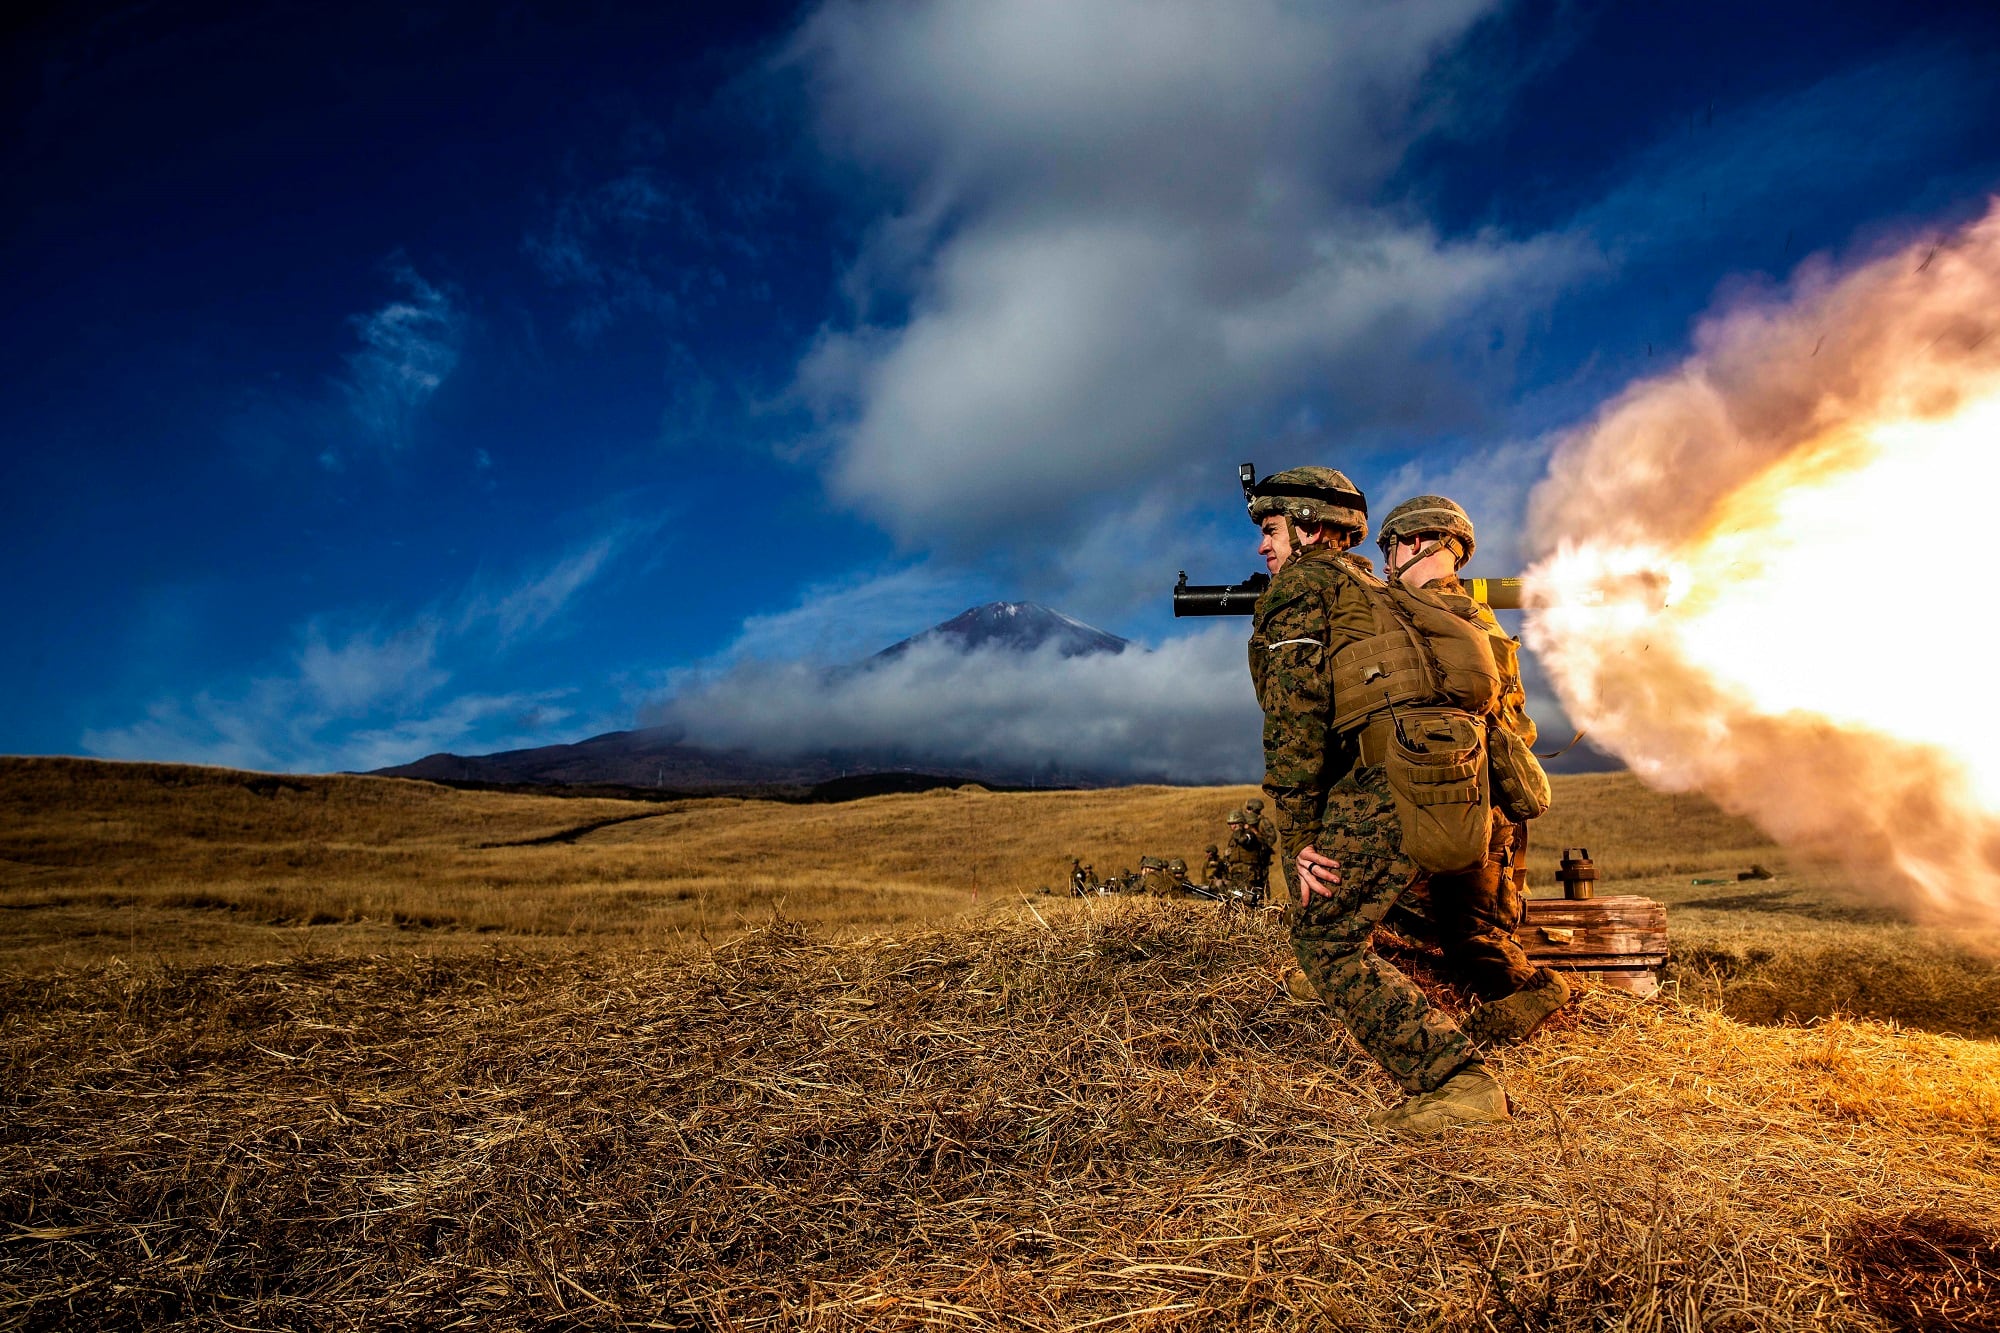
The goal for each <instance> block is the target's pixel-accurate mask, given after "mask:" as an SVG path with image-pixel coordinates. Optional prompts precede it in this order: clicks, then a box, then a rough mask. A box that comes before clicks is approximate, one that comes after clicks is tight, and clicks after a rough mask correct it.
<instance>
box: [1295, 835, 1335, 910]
mask: <svg viewBox="0 0 2000 1333" xmlns="http://www.w3.org/2000/svg"><path fill="white" fill-rule="evenodd" d="M1298 872H1299V906H1301V907H1305V906H1307V905H1309V904H1310V903H1311V902H1312V900H1313V899H1314V898H1316V897H1317V898H1330V897H1332V896H1333V890H1334V887H1335V886H1336V885H1338V884H1339V883H1340V862H1338V861H1336V860H1334V859H1333V858H1332V857H1330V856H1328V855H1327V854H1326V853H1324V852H1322V851H1320V850H1319V849H1318V848H1317V847H1306V848H1304V849H1302V850H1301V851H1300V852H1299V859H1298Z"/></svg>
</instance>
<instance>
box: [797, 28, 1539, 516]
mask: <svg viewBox="0 0 2000 1333" xmlns="http://www.w3.org/2000/svg"><path fill="white" fill-rule="evenodd" d="M1486 8H1487V6H1486V5H1484V4H1482V3H1476V2H1475V0H1438V2H1436V3H1412V4H1403V5H1397V6H1381V5H1374V4H1362V3H1351V4H1339V3H1333V4H1323V5H1314V6H1301V5H1292V4H1282V3H1278V2H1277V0H1255V2H1251V3H1244V4H1239V5H1232V6H1229V7H1226V8H1223V7H1217V6H1213V5H1208V4H1203V3H1196V2H1195V0H1160V2H1156V3H1155V2H1149V3H1143V4H1142V3H1139V0H1111V2H1110V3H1103V4H1092V5H1074V4H1064V3H1056V2H1055V0H992V2H991V3H985V4H979V5H952V4H945V3H942V2H941V0H937V2H933V3H913V4H896V5H889V4H862V3H854V2H852V0H834V2H833V3H828V4H825V5H823V6H822V7H821V8H820V9H819V10H818V11H817V12H816V13H815V14H814V15H813V16H812V17H811V18H810V19H809V20H808V22H807V23H806V24H805V25H804V27H803V28H802V30H801V32H800V34H799V36H798V38H797V40H796V42H795V43H794V46H793V48H792V51H791V53H790V60H791V61H792V62H794V64H795V65H796V67H798V68H800V69H801V70H803V71H804V74H805V76H806V78H807V80H808V82H809V86H810V88H811V90H812V93H813V96H814V98H815V105H816V106H817V108H818V110H819V113H820V129H821V134H822V140H823V142H824V144H825V145H826V146H827V148H828V150H829V151H830V152H832V153H833V154H835V155H836V156H839V157H842V158H845V159H848V160H851V161H854V162H857V163H860V164H862V165H863V166H865V167H866V168H868V169H870V170H873V171H876V172H878V173H880V174H882V175H884V176H886V177H887V178H889V179H890V180H892V181H894V182H895V183H896V184H897V185H899V186H900V187H901V189H902V190H903V204H902V207H901V209H900V210H899V211H898V212H897V213H896V214H895V215H893V216H889V217H885V218H883V219H881V220H880V222H879V224H878V226H877V228H876V232H875V235H874V237H873V239H872V241H871V243H870V244H869V245H868V246H867V247H865V248H864V250H863V253H862V255H861V256H860V258H859V259H858V260H857V262H856V264H855V266H854V269H853V271H852V272H851V273H850V275H849V289H850V292H851V293H852V295H853V296H854V298H855V300H856V311H857V313H856V317H855V319H854V320H853V321H851V322H849V323H847V324H844V325H840V326H834V327H829V328H827V329H826V330H824V331H823V332H822V335H821V337H820V339H819V340H818V342H817V344H816V345H815V347H814V348H813V349H812V351H811V352H810V354H809V355H808V356H807V357H806V358H805V359H804V360H803V362H802V364H801V366H800V367H799V372H798V378H797V389H798V392H799V393H800V395H801V397H802V399H803V400H804V401H805V402H807V403H808V404H809V405H810V406H812V408H813V409H814V410H815V411H816V412H817V414H818V415H819V416H820V418H821V419H822V421H823V422H824V424H825V426H826V432H827V438H828V440H829V442H830V445H831V449H832V457H831V459H830V461H829V465H828V471H829V480H830V484H831V485H832V487H833V489H834V491H835V493H836V494H837V495H839V496H840V497H842V498H843V499H845V500H847V501H848V502H851V503H853V504H855V505H856V506H858V507H860V508H861V509H863V510H865V511H867V512H869V513H871V514H873V515H875V516H876V517H878V518H879V519H880V520H881V521H882V522H883V523H884V524H885V525H886V526H888V527H889V528H890V529H891V530H893V531H895V532H896V533H898V534H899V535H900V536H902V537H904V538H905V539H908V540H913V541H925V542H930V543H934V544H940V545H952V544H954V543H956V542H960V541H965V540H974V539H978V538H981V537H984V536H986V535H989V534H990V533H992V532H993V531H994V530H996V529H1000V528H1005V527H1008V526H1011V525H1020V524H1023V523H1027V524H1031V525H1037V526H1054V525H1055V523H1057V522H1059V521H1061V520H1063V519H1066V518H1070V517H1073V516H1074V513H1075V511H1076V510H1077V508H1078V507H1079V506H1080V505H1081V504H1083V503H1085V500H1086V497H1087V499H1088V503H1091V504H1093V505H1096V504H1102V503H1104V502H1105V499H1104V498H1105V497H1106V496H1125V497H1131V496H1134V495H1136V494H1138V493H1140V492H1143V491H1145V490H1148V489H1152V488H1157V487H1161V486H1166V487H1174V486H1181V487H1191V485H1192V483H1191V482H1190V480H1189V478H1190V476H1191V474H1192V472H1193V471H1194V469H1195V468H1196V467H1197V466H1198V465H1199V464H1201V463H1204V462H1212V461H1213V460H1214V458H1215V457H1216V455H1217V452H1218V446H1219V445H1221V446H1222V447H1228V446H1227V444H1226V442H1227V441H1229V440H1231V439H1238V440H1246V439H1252V440H1254V439H1256V438H1259V437H1260V436H1264V435H1267V434H1268V433H1270V432H1271V431H1273V430H1274V429H1276V428H1277V427H1278V425H1279V424H1280V423H1281V422H1283V421H1285V420H1287V419H1289V418H1291V417H1294V416H1296V414H1297V413H1298V412H1299V411H1300V409H1301V408H1307V409H1310V410H1311V411H1312V412H1313V413H1315V414H1317V415H1318V416H1319V417H1320V418H1321V419H1322V420H1323V421H1324V422H1325V423H1326V424H1328V425H1329V426H1334V425H1338V426H1350V427H1351V426H1355V425H1361V424H1382V423H1397V424H1403V425H1411V426H1419V427H1421V426H1425V425H1434V424H1436V423H1437V422H1438V421H1440V420H1444V419H1447V418H1449V417H1450V416H1451V415H1452V414H1453V413H1454V412H1462V411H1463V409H1464V405H1465V402H1466V399H1467V394H1466V390H1465V388H1464V386H1463V379H1464V377H1465V374H1466V364H1465V358H1463V357H1461V358H1459V360H1458V361H1457V362H1455V363H1454V364H1453V365H1452V366H1451V367H1450V368H1449V369H1448V370H1447V369H1446V368H1445V367H1444V366H1443V364H1442V358H1443V353H1444V352H1447V351H1450V350H1453V348H1454V347H1455V345H1456V343H1457V342H1458V341H1459V340H1460V339H1461V337H1462V335H1463V336H1464V337H1466V338H1470V339H1472V340H1473V341H1476V342H1478V343H1480V344H1481V345H1483V342H1484V338H1485V334H1486V333H1487V332H1488V330H1489V329H1490V328H1491V327H1492V326H1493V325H1494V324H1496V323H1498V324H1503V325H1504V324H1508V323H1511V322H1512V321H1513V320H1514V319H1516V318H1518V316H1519V312H1520V309H1521V307H1522V306H1523V305H1524V304H1532V303H1533V302H1534V300H1535V299H1537V298H1538V297H1540V296H1541V295H1542V294H1544V293H1545V292H1546V291H1548V290H1549V289H1550V287H1551V286H1552V284H1553V283H1554V282H1555V281H1557V280H1558V278H1559V277H1561V276H1562V275H1564V274H1566V273H1567V272H1569V271H1571V270H1572V269H1573V267H1574V266H1575V264H1576V263H1577V262H1578V257H1577V255H1578V252H1576V251H1574V250H1573V249H1572V248H1571V247H1570V246H1569V245H1568V244H1567V243H1565V242H1563V241H1560V240H1556V239H1551V238H1541V239H1530V240H1526V241H1515V240H1511V239H1508V238H1505V237H1501V236H1497V235H1481V236H1475V237H1470V238H1464V239H1458V240H1449V241H1448V240H1444V239H1442V238H1440V237H1439V236H1438V235H1436V234H1435V233H1434V232H1433V231H1432V230H1431V229H1430V228H1429V227H1428V226H1427V225H1425V224H1424V223H1422V222H1420V221H1413V220H1411V219H1409V218H1408V217H1405V216H1403V215H1401V214H1400V213H1398V212H1397V211H1396V210H1394V209H1391V208H1388V207H1384V206H1382V205H1381V204H1379V203H1378V202H1377V201H1376V195H1377V192H1378V190H1379V187H1380V186H1381V184H1382V182H1383V180H1384V179H1385V176H1386V174H1387V173H1388V172H1389V171H1391V170H1392V169H1393V168H1394V166H1395V165H1396V163H1397V162H1398V161H1399V160H1400V157H1401V154H1402V152H1403V150H1404V148H1405V147H1406V146H1407V143H1408V141H1409V137H1410V135H1411V134H1412V133H1414V129H1413V126H1414V123H1415V118H1414V117H1413V116H1412V115H1411V114H1410V108H1411V105H1412V102H1413V100H1414V98H1415V96H1416V93H1417V89H1418V85H1419V82H1420V80H1421V78H1422V76H1423V75H1424V73H1425V72H1426V71H1427V70H1428V69H1429V68H1430V67H1431V66H1432V64H1433V62H1434V61H1435V59H1436V58H1437V57H1438V56H1439V55H1440V54H1441V53H1443V52H1444V51H1446V50H1447V49H1448V48H1450V47H1451V45H1452V44H1453V43H1454V42H1456V41H1457V40H1458V39H1459V38H1460V37H1461V36H1462V35H1463V34H1464V33H1465V32H1466V30H1467V29H1468V27H1469V26H1470V25H1471V24H1472V23H1473V22H1474V21H1475V20H1476V19H1478V18H1479V17H1480V16H1481V14H1482V12H1483V11H1484V10H1485V9H1486ZM1503 302H1504V304H1505V305H1506V307H1507V308H1504V309H1503ZM883 309H889V310H895V311H898V312H907V313H899V314H898V316H897V317H896V318H895V319H893V320H888V321H884V320H882V319H880V318H879V317H878V316H876V315H875V314H874V313H873V312H875V311H877V310H883ZM1474 359H1475V360H1476V358H1474ZM1473 377H1474V378H1475V379H1476V378H1477V373H1476V371H1475V373H1474V376H1473ZM1183 498H1184V497H1183Z"/></svg>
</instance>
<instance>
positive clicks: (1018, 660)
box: [656, 623, 1262, 783]
mask: <svg viewBox="0 0 2000 1333" xmlns="http://www.w3.org/2000/svg"><path fill="white" fill-rule="evenodd" d="M1243 628H1244V627H1243V626H1242V625H1241V624H1240V623H1233V624H1230V625H1217V626H1213V627H1211V628H1209V629H1206V630H1204V631H1202V632H1200V633H1196V634H1192V635H1188V636H1187V637H1184V638H1178V639H1171V640H1168V641H1167V642H1165V643H1162V644H1161V645H1159V646H1158V647H1156V648H1147V647H1143V646H1139V645H1134V646H1133V647H1131V648H1129V649H1127V650H1126V651H1124V652H1122V653H1117V654H1099V655H1094V656H1088V657H1070V658H1065V657H1063V656H1062V655H1061V653H1060V652H1059V651H1058V650H1057V649H1056V648H1055V647H1054V646H1050V647H1047V648H1044V649H1041V650H1038V651H1036V652H1032V653H1020V652H1005V651H973V652H964V651H960V650H958V649H956V648H953V647H952V646H950V645H948V644H937V643H919V644H916V645H914V646H913V647H912V648H911V649H910V650H909V651H908V652H905V653H903V654H901V655H899V656H898V657H896V658H893V659H889V660H885V661H877V662H871V663H869V664H867V665H865V666H861V667H856V668H850V669H846V670H835V671H828V670H824V669H821V668H818V667H814V666H810V665H806V664H803V663H769V662H759V661H741V662H738V663H736V664H735V665H733V666H731V667H729V668H727V669H725V670H723V671H721V672H719V673H717V674H715V675H713V676H711V677H709V678H707V679H705V680H701V681H699V682H698V683H694V684H692V685H690V686H688V687H686V688H684V689H683V690H682V691H681V692H680V693H679V694H678V695H677V696H676V697H675V698H673V699H672V700H670V701H668V702H666V703H665V704H663V705H661V706H660V707H659V709H658V711H657V714H656V720H657V721H658V722H660V723H661V724H662V725H667V726H673V727H677V728H679V729H681V730H682V731H683V732H684V733H685V735H686V739H687V740H688V741H689V742H690V743H692V744H697V745H705V746H714V747H716V748H721V749H747V750H750V751H753V752H755V753H759V754H764V755H769V756H773V757H777V756H784V755H794V754H805V753H816V752H826V751H835V752H839V753H842V754H851V755H853V756H855V759H856V762H857V763H860V762H867V763H874V764H880V765H883V766H912V767H924V766H932V767H945V768H959V767H967V766H972V765H977V766H979V767H980V768H981V769H982V770H985V771H991V772H993V773H995V774H996V776H1008V777H1018V778H1020V779H1023V780H1026V779H1029V778H1036V779H1041V780H1049V781H1061V780H1067V779H1079V778H1094V779H1100V780H1104V779H1116V780H1124V781H1133V782H1176V783H1209V782H1247V781H1254V780H1256V778H1257V777H1258V776H1259V775H1260V774H1261V772H1262V757H1261V749H1260V740H1259V736H1260V734H1261V733H1260V721H1259V714H1258V711H1257V701H1256V699H1255V697H1254V695H1253V694H1252V692H1251V689H1250V675H1249V672H1248V670H1247V669H1246V668H1245V666H1244V657H1243Z"/></svg>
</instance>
